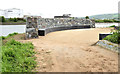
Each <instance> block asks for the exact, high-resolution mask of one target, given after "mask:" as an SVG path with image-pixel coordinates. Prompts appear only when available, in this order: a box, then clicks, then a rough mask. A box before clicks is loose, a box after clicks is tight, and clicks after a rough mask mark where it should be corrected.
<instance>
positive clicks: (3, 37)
mask: <svg viewBox="0 0 120 74" xmlns="http://www.w3.org/2000/svg"><path fill="white" fill-rule="evenodd" d="M17 34H18V33H16V32H14V33H11V34H9V35H8V36H0V39H2V40H4V39H7V38H9V37H11V36H14V35H17Z"/></svg>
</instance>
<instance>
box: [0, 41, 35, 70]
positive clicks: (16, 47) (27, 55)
mask: <svg viewBox="0 0 120 74" xmlns="http://www.w3.org/2000/svg"><path fill="white" fill-rule="evenodd" d="M33 49H34V46H33V44H32V43H20V42H18V41H15V40H13V39H12V40H10V41H8V42H7V43H6V44H5V45H3V46H2V72H31V70H32V69H33V68H34V67H35V66H36V62H35V57H34V54H35V52H34V51H33Z"/></svg>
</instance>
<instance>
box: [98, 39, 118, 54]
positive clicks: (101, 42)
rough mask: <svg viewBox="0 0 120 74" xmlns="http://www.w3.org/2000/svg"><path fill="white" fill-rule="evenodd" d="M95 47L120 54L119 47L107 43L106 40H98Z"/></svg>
mask: <svg viewBox="0 0 120 74" xmlns="http://www.w3.org/2000/svg"><path fill="white" fill-rule="evenodd" d="M97 45H99V46H101V47H103V48H106V49H108V50H111V51H114V52H120V47H119V46H118V44H115V43H112V42H109V41H107V40H99V41H98V42H97Z"/></svg>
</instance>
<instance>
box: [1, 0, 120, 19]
mask: <svg viewBox="0 0 120 74" xmlns="http://www.w3.org/2000/svg"><path fill="white" fill-rule="evenodd" d="M118 2H119V0H0V3H1V4H0V9H9V8H20V9H23V11H24V14H31V15H40V16H42V17H54V15H62V14H72V16H74V17H84V16H90V15H96V14H106V13H117V12H118Z"/></svg>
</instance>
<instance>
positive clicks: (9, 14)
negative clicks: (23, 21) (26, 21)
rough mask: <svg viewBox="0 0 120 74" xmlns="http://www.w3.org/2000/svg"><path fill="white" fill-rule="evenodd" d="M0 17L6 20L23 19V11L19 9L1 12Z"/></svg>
mask: <svg viewBox="0 0 120 74" xmlns="http://www.w3.org/2000/svg"><path fill="white" fill-rule="evenodd" d="M0 16H4V17H5V18H23V10H21V9H17V8H12V9H6V10H0Z"/></svg>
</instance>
